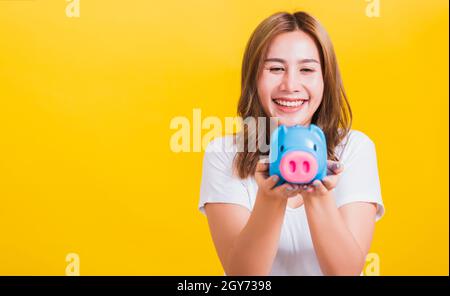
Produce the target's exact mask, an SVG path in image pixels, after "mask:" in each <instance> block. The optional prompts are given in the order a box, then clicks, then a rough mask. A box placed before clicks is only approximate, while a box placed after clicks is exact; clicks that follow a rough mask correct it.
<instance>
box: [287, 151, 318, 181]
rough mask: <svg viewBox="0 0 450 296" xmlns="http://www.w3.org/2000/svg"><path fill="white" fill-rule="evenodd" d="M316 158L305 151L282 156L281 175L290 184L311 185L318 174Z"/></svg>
mask: <svg viewBox="0 0 450 296" xmlns="http://www.w3.org/2000/svg"><path fill="white" fill-rule="evenodd" d="M317 171H318V163H317V160H316V158H315V157H314V156H313V155H312V154H311V153H308V152H305V151H291V152H288V153H286V154H285V155H283V156H282V158H281V162H280V173H281V175H282V176H283V178H284V179H285V180H286V181H287V182H289V183H309V182H310V181H311V180H312V179H313V178H314V177H315V176H316V174H317Z"/></svg>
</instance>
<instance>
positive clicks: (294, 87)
mask: <svg viewBox="0 0 450 296" xmlns="http://www.w3.org/2000/svg"><path fill="white" fill-rule="evenodd" d="M280 88H281V90H283V91H287V92H296V91H301V89H302V84H301V81H300V75H298V74H297V73H295V71H286V73H285V75H284V76H283V80H282V82H281V86H280Z"/></svg>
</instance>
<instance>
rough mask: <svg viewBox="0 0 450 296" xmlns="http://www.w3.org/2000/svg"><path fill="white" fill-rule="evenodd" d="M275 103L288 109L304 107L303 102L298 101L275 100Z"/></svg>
mask: <svg viewBox="0 0 450 296" xmlns="http://www.w3.org/2000/svg"><path fill="white" fill-rule="evenodd" d="M274 101H275V103H277V104H278V105H282V106H287V107H298V106H301V105H303V102H304V101H303V100H298V101H286V100H278V99H274Z"/></svg>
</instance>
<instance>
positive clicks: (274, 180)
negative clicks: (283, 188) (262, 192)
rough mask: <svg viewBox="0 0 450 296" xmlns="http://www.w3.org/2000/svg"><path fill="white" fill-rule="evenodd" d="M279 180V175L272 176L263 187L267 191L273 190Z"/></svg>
mask: <svg viewBox="0 0 450 296" xmlns="http://www.w3.org/2000/svg"><path fill="white" fill-rule="evenodd" d="M278 180H280V177H278V176H277V175H273V176H270V178H267V179H266V181H265V182H264V183H265V184H264V185H263V186H264V187H266V188H267V189H269V190H270V189H272V188H273V187H274V186H275V185H277V182H278Z"/></svg>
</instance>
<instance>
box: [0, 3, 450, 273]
mask: <svg viewBox="0 0 450 296" xmlns="http://www.w3.org/2000/svg"><path fill="white" fill-rule="evenodd" d="M80 3H81V7H80V8H81V17H80V18H68V17H67V16H66V13H65V9H66V5H67V2H66V1H64V0H35V1H14V0H6V1H0V136H1V146H0V228H1V231H0V233H1V234H0V274H3V275H44V274H46V275H49V274H50V275H64V274H65V268H66V264H67V263H66V262H65V257H66V255H67V254H68V253H71V252H74V253H77V254H79V256H80V271H81V274H83V275H100V274H103V275H119V274H126V275H135V274H136V275H137V274H139V275H209V274H212V275H221V274H223V271H222V269H221V266H220V263H219V260H218V259H217V256H216V254H215V250H214V247H213V244H212V241H211V239H210V236H209V232H208V227H207V221H206V219H205V217H204V216H202V215H201V214H200V212H199V211H198V210H197V202H198V197H199V185H200V176H201V162H202V156H203V153H193V152H191V153H178V154H176V153H173V152H171V150H170V149H169V140H170V137H171V135H172V134H173V133H174V132H175V131H174V130H171V129H170V128H169V124H170V121H171V119H172V118H174V117H176V116H186V117H188V118H190V119H191V118H192V109H193V108H200V109H201V111H202V117H203V118H205V117H206V116H219V117H220V118H224V117H225V116H234V115H235V109H236V103H237V98H238V95H239V87H240V86H239V82H240V65H241V59H242V54H243V50H244V47H245V44H246V42H247V40H248V38H249V36H250V34H251V32H252V31H253V29H254V28H255V27H256V25H257V24H258V23H259V22H260V21H261V20H262V19H264V18H265V17H267V16H268V15H270V14H272V13H273V12H276V11H280V10H288V11H291V12H292V11H294V10H295V9H303V10H306V11H308V12H310V13H311V14H313V15H315V16H316V17H317V18H318V19H319V20H320V21H321V22H322V24H323V25H324V26H325V27H326V28H327V30H328V32H329V34H330V36H331V38H332V40H333V42H334V46H335V49H336V53H337V56H338V60H339V64H340V67H341V71H342V74H343V78H344V84H345V86H346V89H347V92H348V95H349V99H350V102H351V105H352V108H353V111H354V125H353V128H354V129H357V130H361V131H363V132H364V133H366V134H367V135H368V136H369V137H371V139H372V140H373V141H374V142H375V144H376V148H377V155H378V161H379V173H380V179H381V184H382V194H383V199H384V202H385V206H386V215H385V217H384V218H383V219H382V220H381V221H380V222H379V223H377V227H376V233H375V237H374V242H373V245H372V249H371V252H375V253H377V254H378V255H379V257H380V271H381V274H382V275H448V262H449V260H448V259H449V258H448V251H449V245H448V233H449V229H448V222H449V217H448V198H449V192H448V185H449V184H448V177H449V176H448V171H449V170H448V169H449V168H448V160H449V159H448V151H449V150H448V149H449V147H448V103H449V100H448V78H449V77H448V1H447V0H440V1H438V0H427V1H422V0H401V1H400V0H396V1H393V0H389V1H386V0H381V1H380V4H381V15H380V17H379V18H369V17H367V16H366V15H365V9H366V5H367V2H366V1H364V0H345V1H332V0H330V1H317V0H309V1H291V0H289V1H287V0H284V1H282V0H276V1H275V0H274V1H260V0H258V1H241V0H214V1H211V0H204V1H199V0H190V1H170V0H169V1H145V0H130V1H106V0H81V1H80ZM205 132H206V131H203V133H205Z"/></svg>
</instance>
